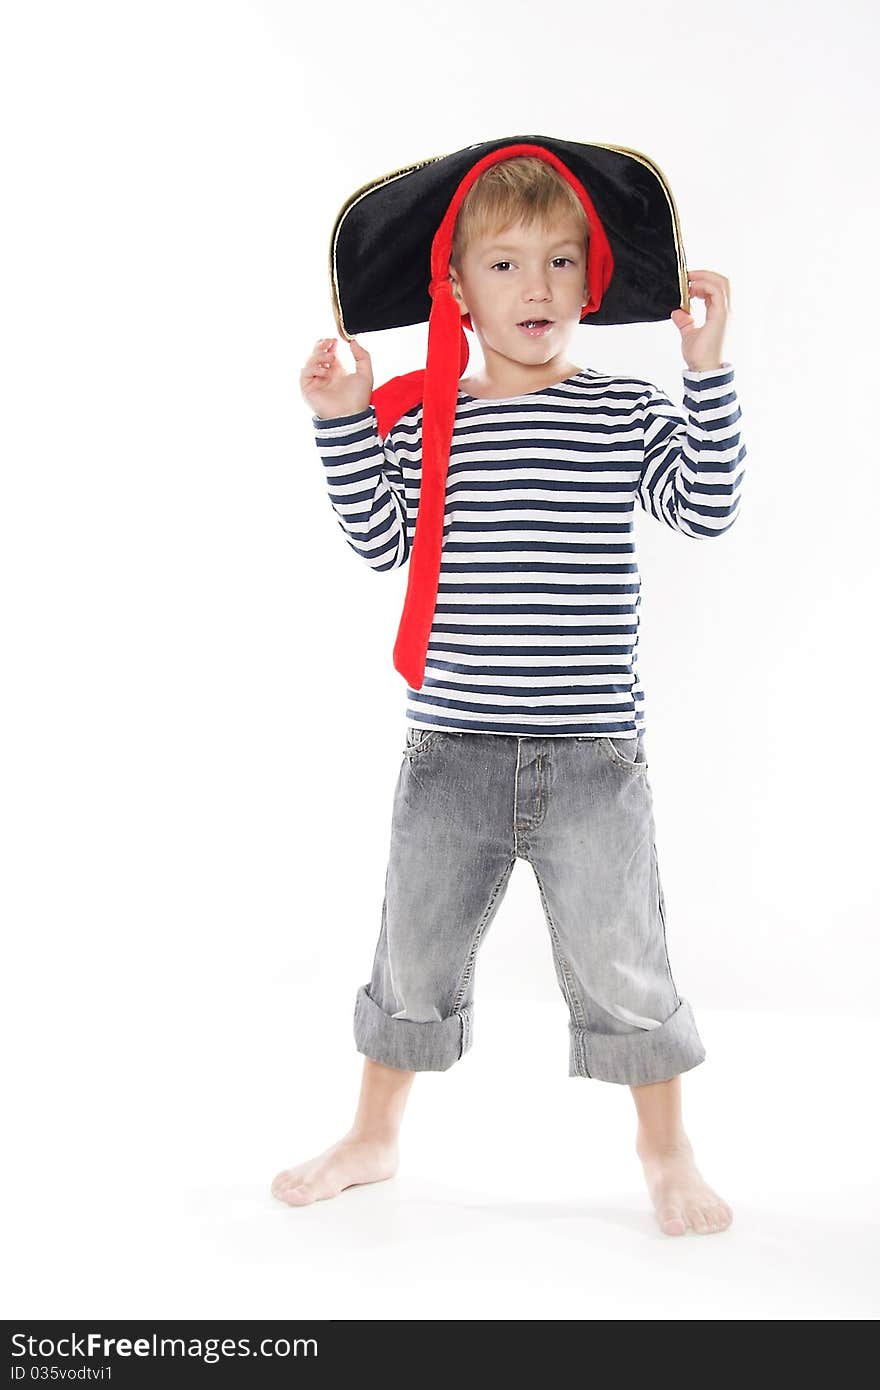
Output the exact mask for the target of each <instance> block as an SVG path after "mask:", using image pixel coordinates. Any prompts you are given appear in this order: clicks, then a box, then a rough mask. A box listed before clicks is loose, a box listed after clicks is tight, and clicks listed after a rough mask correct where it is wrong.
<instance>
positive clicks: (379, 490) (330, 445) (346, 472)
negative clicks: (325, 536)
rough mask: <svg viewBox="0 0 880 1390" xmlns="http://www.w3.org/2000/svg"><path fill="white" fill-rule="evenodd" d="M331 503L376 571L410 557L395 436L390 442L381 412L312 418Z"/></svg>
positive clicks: (359, 551) (372, 409)
mask: <svg viewBox="0 0 880 1390" xmlns="http://www.w3.org/2000/svg"><path fill="white" fill-rule="evenodd" d="M312 425H313V428H314V431H315V443H316V444H317V446H318V452H319V454H320V455H321V459H322V461H323V464H324V470H325V474H326V480H327V488H328V491H329V494H330V501H331V503H332V506H333V510H334V511H335V513H336V519H337V521H338V522H339V525H340V526H341V528H342V531H343V533H344V535H345V538H346V540H347V541H348V543H349V545H350V546H351V548H352V550H354V551H356V552H357V554H358V555H360V557H361V559H362V560H365V561H366V563H367V564H368V565H369V566H370V568H371V569H374V570H392V569H397V568H398V566H400V565H402V564H404V563H405V561H406V560H407V559H408V558H409V535H408V530H407V518H406V492H405V489H404V480H403V470H402V469H401V466H400V461H399V460H398V457H397V454H396V453H395V451H394V446H393V444H392V442H391V435H390V433H389V435H388V436H387V437H386V439H385V441H384V443H383V441H382V437H381V435H380V434H379V429H378V425H377V421H376V410H375V407H374V406H372V405H368V406H367V408H366V409H365V410H361V411H359V412H358V413H357V414H356V415H339V416H335V417H334V418H333V419H328V420H322V419H321V418H320V416H318V415H313V416H312Z"/></svg>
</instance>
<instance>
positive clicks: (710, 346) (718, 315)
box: [670, 270, 730, 372]
mask: <svg viewBox="0 0 880 1390" xmlns="http://www.w3.org/2000/svg"><path fill="white" fill-rule="evenodd" d="M688 294H689V296H690V298H691V299H704V300H705V301H706V321H705V323H703V324H701V325H700V327H699V328H698V327H697V326H696V324H695V323H694V320H693V316H692V315H691V314H688V313H686V312H685V310H684V309H673V311H672V313H671V315H670V317H671V319H672V322H673V323H674V324H675V326H676V328H677V329H678V331H679V332H680V334H681V351H682V354H683V356H684V360H685V362H686V363H687V365H688V367H689V368H690V370H691V371H692V372H705V371H709V370H711V369H712V368H713V367H720V366H721V363H722V360H723V358H722V343H723V341H724V328H725V325H726V323H727V319H728V316H729V314H730V281H729V280H728V279H727V278H726V277H725V276H724V275H718V274H717V273H716V272H715V271H714V270H690V271H688Z"/></svg>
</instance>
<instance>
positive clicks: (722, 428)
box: [639, 362, 746, 538]
mask: <svg viewBox="0 0 880 1390" xmlns="http://www.w3.org/2000/svg"><path fill="white" fill-rule="evenodd" d="M682 376H683V378H684V411H682V410H680V409H679V408H678V407H677V406H675V405H673V403H672V402H671V401H670V400H669V398H668V397H667V396H666V395H665V393H664V392H663V391H661V390H660V389H659V388H658V387H656V386H653V385H650V383H649V390H648V392H647V394H646V395H645V397H644V400H643V402H642V410H643V419H644V454H643V458H642V471H641V478H640V480H639V501H640V502H641V505H642V507H643V508H644V509H645V511H646V512H648V513H650V515H651V516H654V517H656V518H657V519H658V520H659V521H665V522H666V524H667V525H668V526H671V527H673V529H674V530H677V531H681V532H682V533H683V534H684V535H685V536H692V537H695V538H700V537H711V536H720V535H723V534H724V532H725V531H729V530H730V528H731V526H732V525H733V523H734V522H735V520H736V518H737V516H738V514H739V513H738V507H739V502H740V486H741V484H742V480H743V475H744V472H745V458H746V446H745V444H744V442H743V439H742V433H741V429H740V423H739V422H740V416H741V412H740V408H739V401H738V399H737V395H736V386H735V384H734V369H733V367H732V366H731V364H730V363H729V362H722V364H721V366H720V367H717V368H714V369H709V370H706V371H701V372H692V371H690V370H688V369H686V370H684V371H683V372H682Z"/></svg>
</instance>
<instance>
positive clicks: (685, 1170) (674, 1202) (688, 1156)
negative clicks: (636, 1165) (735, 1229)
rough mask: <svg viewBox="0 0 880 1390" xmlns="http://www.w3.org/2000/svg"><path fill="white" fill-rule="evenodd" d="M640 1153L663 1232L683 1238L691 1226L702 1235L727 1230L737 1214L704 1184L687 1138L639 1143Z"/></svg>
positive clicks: (655, 1211)
mask: <svg viewBox="0 0 880 1390" xmlns="http://www.w3.org/2000/svg"><path fill="white" fill-rule="evenodd" d="M636 1152H637V1153H638V1156H639V1158H640V1159H641V1162H642V1167H643V1168H644V1170H645V1178H646V1180H647V1183H648V1191H649V1193H650V1194H651V1201H652V1202H653V1204H654V1214H655V1215H656V1217H657V1220H658V1222H659V1224H660V1229H661V1231H663V1232H664V1233H665V1234H666V1235H668V1236H683V1235H684V1234H685V1233H686V1231H687V1229H688V1227H690V1228H691V1229H692V1230H694V1231H696V1232H697V1234H698V1235H709V1234H711V1233H712V1232H714V1231H724V1230H726V1229H727V1227H728V1226H729V1225H730V1223H731V1221H732V1220H733V1212H732V1211H731V1209H730V1207H729V1206H728V1205H727V1203H726V1202H725V1201H723V1200H722V1198H721V1197H719V1196H718V1193H717V1192H714V1191H713V1190H712V1188H711V1187H709V1185H708V1183H706V1182H704V1181H703V1178H702V1177H701V1175H700V1173H699V1171H698V1169H697V1166H696V1164H695V1163H694V1154H693V1150H692V1148H691V1146H690V1142H689V1141H688V1140H687V1139H682V1140H681V1141H679V1142H678V1143H676V1144H669V1145H665V1146H661V1145H651V1144H649V1143H647V1142H645V1141H637V1143H636Z"/></svg>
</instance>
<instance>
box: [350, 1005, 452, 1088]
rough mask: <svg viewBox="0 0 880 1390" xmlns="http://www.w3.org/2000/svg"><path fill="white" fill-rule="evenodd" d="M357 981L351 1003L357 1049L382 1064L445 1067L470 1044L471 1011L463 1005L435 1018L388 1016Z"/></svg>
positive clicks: (412, 1068)
mask: <svg viewBox="0 0 880 1390" xmlns="http://www.w3.org/2000/svg"><path fill="white" fill-rule="evenodd" d="M368 991H369V986H368V985H361V987H360V989H359V990H358V992H357V997H356V999H355V1006H354V1039H355V1044H356V1045H357V1050H358V1052H362V1053H363V1054H364V1056H366V1057H371V1058H372V1059H373V1061H374V1062H381V1063H382V1064H383V1065H384V1066H386V1067H400V1068H401V1069H402V1070H404V1071H446V1070H447V1069H448V1068H449V1067H451V1066H452V1064H453V1063H454V1062H457V1061H458V1060H459V1058H460V1057H463V1056H464V1054H465V1052H466V1051H467V1049H468V1048H469V1047H470V1045H471V1030H472V1014H471V1010H470V1008H469V1007H468V1006H467V1005H464V1006H463V1007H462V1008H461V1009H460V1010H458V1011H456V1012H455V1013H453V1014H450V1015H449V1017H448V1018H443V1019H439V1020H438V1021H436V1022H426V1023H418V1022H416V1021H415V1020H413V1019H410V1018H392V1017H391V1015H390V1014H386V1013H385V1011H384V1009H380V1008H379V1005H378V1004H377V1003H376V1001H375V1000H374V999H371V998H370V995H369V992H368Z"/></svg>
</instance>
